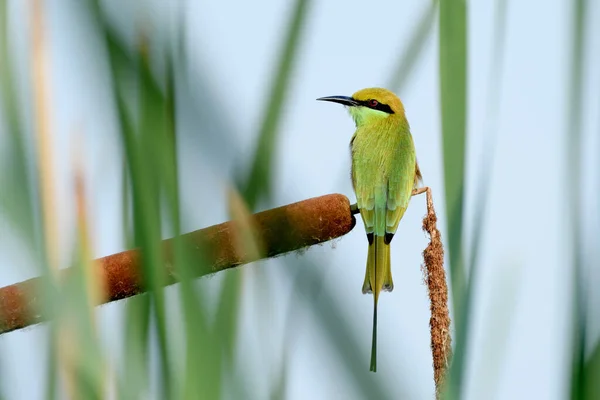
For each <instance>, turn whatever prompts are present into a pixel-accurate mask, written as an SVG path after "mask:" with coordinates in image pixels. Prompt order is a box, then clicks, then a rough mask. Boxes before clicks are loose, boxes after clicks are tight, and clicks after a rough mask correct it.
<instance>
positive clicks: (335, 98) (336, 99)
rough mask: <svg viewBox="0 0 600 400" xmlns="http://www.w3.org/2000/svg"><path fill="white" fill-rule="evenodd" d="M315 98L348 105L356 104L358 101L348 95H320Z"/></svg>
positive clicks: (353, 105)
mask: <svg viewBox="0 0 600 400" xmlns="http://www.w3.org/2000/svg"><path fill="white" fill-rule="evenodd" d="M317 100H321V101H331V102H334V103H340V104H343V105H345V106H348V107H355V106H358V105H359V104H358V102H357V101H356V100H354V99H353V98H352V97H348V96H328V97H320V98H318V99H317Z"/></svg>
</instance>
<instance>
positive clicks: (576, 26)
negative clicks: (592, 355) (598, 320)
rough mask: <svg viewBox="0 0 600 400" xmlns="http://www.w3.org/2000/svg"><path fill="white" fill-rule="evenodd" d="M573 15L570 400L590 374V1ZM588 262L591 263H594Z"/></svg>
mask: <svg viewBox="0 0 600 400" xmlns="http://www.w3.org/2000/svg"><path fill="white" fill-rule="evenodd" d="M572 4H573V11H572V12H573V15H572V18H573V20H572V22H571V24H572V25H571V28H572V37H571V40H572V42H571V49H570V50H571V57H570V60H571V66H570V67H571V70H570V73H571V75H570V78H569V79H568V80H567V82H568V83H567V84H568V85H569V86H568V99H569V100H568V105H567V107H568V110H567V119H566V122H567V125H566V126H565V131H564V138H565V149H566V152H567V153H566V163H565V164H564V165H563V170H562V171H563V176H562V184H563V185H564V186H563V190H564V191H566V193H567V201H566V212H567V213H568V214H567V215H568V217H569V222H568V230H569V231H570V232H569V233H570V235H568V236H569V237H570V239H571V240H570V243H568V246H569V247H570V250H571V252H572V253H571V254H572V257H573V258H572V260H573V267H572V271H573V277H572V291H573V303H572V304H573V307H574V308H573V316H574V321H573V336H572V343H571V351H572V358H571V382H570V384H571V399H583V398H586V397H584V396H585V393H584V389H585V377H586V374H587V371H586V368H587V365H586V363H585V347H586V333H587V332H586V325H587V315H586V310H587V309H588V308H587V295H588V288H589V286H588V285H587V279H585V275H584V273H585V271H584V265H583V264H584V259H583V258H584V255H583V252H584V249H583V244H582V215H581V193H582V190H583V188H582V185H581V174H582V165H581V154H582V149H581V137H582V125H583V117H582V115H583V112H582V110H583V107H584V103H583V101H584V99H583V84H584V76H585V69H584V60H585V49H586V45H587V40H586V39H587V36H586V34H585V33H586V24H587V21H586V13H587V12H588V3H587V0H575V1H574V2H573V3H572ZM588 264H590V265H591V264H592V263H591V262H590V263H588Z"/></svg>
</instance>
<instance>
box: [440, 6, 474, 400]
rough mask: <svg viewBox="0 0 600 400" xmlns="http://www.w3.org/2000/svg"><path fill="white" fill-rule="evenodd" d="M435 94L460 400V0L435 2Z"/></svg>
mask: <svg viewBox="0 0 600 400" xmlns="http://www.w3.org/2000/svg"><path fill="white" fill-rule="evenodd" d="M439 18H440V19H439V24H440V26H439V35H440V36H439V46H440V47H439V52H440V53H439V57H440V65H439V68H440V95H441V111H442V139H443V140H442V141H443V154H444V185H445V190H446V215H447V221H448V222H447V232H448V233H447V236H446V237H447V238H448V245H449V246H448V250H449V253H450V255H449V258H450V276H451V283H452V295H453V310H454V321H455V331H456V338H455V343H456V344H455V353H454V359H453V362H452V368H451V369H450V379H449V381H448V384H449V389H450V390H451V392H452V393H453V396H452V397H453V398H462V396H461V384H462V377H463V365H462V362H463V356H464V354H463V353H464V351H465V350H466V348H464V347H463V346H461V345H462V344H465V341H464V336H465V335H466V330H467V329H468V325H467V323H466V319H465V315H464V314H465V313H464V312H463V310H464V308H465V303H466V302H467V301H468V300H467V299H466V272H465V268H464V263H463V254H462V237H463V228H462V225H463V221H462V220H463V203H464V175H465V154H466V153H465V142H466V140H465V137H466V129H467V126H466V121H467V5H466V1H465V0H444V1H441V2H440V17H439Z"/></svg>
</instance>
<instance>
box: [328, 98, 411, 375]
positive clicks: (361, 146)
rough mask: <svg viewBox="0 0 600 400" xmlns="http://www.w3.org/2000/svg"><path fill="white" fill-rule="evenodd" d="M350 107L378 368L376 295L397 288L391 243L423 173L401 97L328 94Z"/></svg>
mask: <svg viewBox="0 0 600 400" xmlns="http://www.w3.org/2000/svg"><path fill="white" fill-rule="evenodd" d="M317 100H324V101H332V102H335V103H340V104H343V105H344V106H346V107H348V111H349V112H350V115H351V116H352V118H353V119H354V122H355V124H356V132H355V133H354V136H352V140H350V149H351V153H352V185H353V187H354V192H355V193H356V200H357V205H358V208H359V210H360V215H361V216H362V219H363V222H364V224H365V230H366V232H367V239H368V241H369V253H368V256H367V272H366V275H365V282H364V284H363V287H362V291H363V293H373V299H374V308H373V344H372V347H371V368H370V370H371V371H373V372H375V371H376V370H377V301H378V300H379V293H380V292H381V291H382V290H383V291H388V292H391V291H392V290H393V289H394V283H393V282H392V271H391V264H390V243H391V242H392V238H393V237H394V234H395V233H396V229H398V224H399V222H400V220H401V219H402V216H403V215H404V212H405V211H406V208H407V207H408V203H409V201H410V198H411V195H412V191H413V189H414V188H416V186H417V184H418V182H419V181H420V179H421V173H420V172H419V167H418V165H417V159H416V154H415V145H414V142H413V139H412V136H411V134H410V127H409V125H408V121H407V119H406V115H405V113H404V106H403V105H402V102H401V101H400V99H399V98H398V97H397V96H396V95H395V94H394V93H392V92H390V91H389V90H387V89H381V88H368V89H363V90H359V91H358V92H356V93H354V94H353V95H352V97H347V96H329V97H321V98H319V99H317Z"/></svg>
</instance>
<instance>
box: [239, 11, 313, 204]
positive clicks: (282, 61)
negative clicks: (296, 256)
mask: <svg viewBox="0 0 600 400" xmlns="http://www.w3.org/2000/svg"><path fill="white" fill-rule="evenodd" d="M310 2H311V0H296V3H295V6H294V8H293V11H292V15H291V19H290V23H289V24H288V26H289V30H288V32H287V34H286V39H285V41H284V43H283V48H282V50H281V53H280V57H279V65H278V67H277V71H276V73H275V74H274V76H275V79H274V81H273V82H272V86H271V90H270V92H269V96H268V98H267V99H268V100H267V104H266V107H265V110H264V116H263V120H262V124H261V128H260V132H259V136H258V146H257V148H256V152H255V153H254V160H253V162H252V167H251V168H250V175H249V176H248V177H247V178H246V181H245V184H244V185H242V187H243V188H244V189H243V191H242V193H243V195H244V198H245V199H246V203H247V204H248V206H249V208H250V210H251V211H253V210H254V209H255V207H256V205H257V202H258V201H259V200H260V199H261V197H263V196H268V195H269V193H270V185H271V171H272V167H273V166H272V159H273V155H274V154H275V150H276V147H277V132H278V127H279V121H280V120H281V111H282V110H283V106H284V104H285V99H286V94H287V91H288V88H289V86H290V77H291V72H292V68H293V66H294V63H295V61H296V57H297V55H298V49H299V47H300V38H301V37H302V32H303V28H304V27H305V25H306V16H307V14H308V9H309V5H310Z"/></svg>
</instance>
